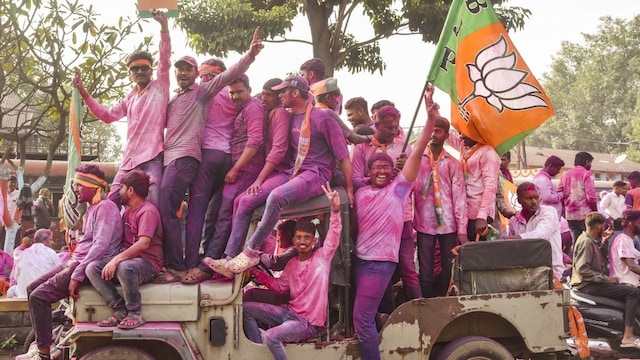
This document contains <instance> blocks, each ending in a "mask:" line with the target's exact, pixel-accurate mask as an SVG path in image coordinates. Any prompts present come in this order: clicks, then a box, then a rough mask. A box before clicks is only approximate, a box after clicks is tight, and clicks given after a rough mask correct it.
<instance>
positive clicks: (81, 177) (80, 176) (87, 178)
mask: <svg viewBox="0 0 640 360" xmlns="http://www.w3.org/2000/svg"><path fill="white" fill-rule="evenodd" d="M73 181H75V182H76V183H77V184H80V185H82V186H86V187H88V188H91V189H96V193H95V195H94V196H93V198H92V199H91V205H95V204H97V203H99V202H100V200H102V199H104V198H105V196H107V193H108V192H109V184H107V182H106V181H104V179H101V178H99V177H97V176H96V175H93V174H89V173H82V172H79V171H77V172H76V175H75V176H74V177H73Z"/></svg>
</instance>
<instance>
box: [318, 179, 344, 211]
mask: <svg viewBox="0 0 640 360" xmlns="http://www.w3.org/2000/svg"><path fill="white" fill-rule="evenodd" d="M322 191H324V194H325V195H327V199H329V203H331V211H333V212H338V211H340V195H338V192H337V191H335V190H331V184H329V182H328V181H327V183H326V185H322Z"/></svg>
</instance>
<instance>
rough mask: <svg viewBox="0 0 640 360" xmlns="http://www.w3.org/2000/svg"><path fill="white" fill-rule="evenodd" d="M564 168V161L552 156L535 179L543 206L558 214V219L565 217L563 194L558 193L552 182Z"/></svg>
mask: <svg viewBox="0 0 640 360" xmlns="http://www.w3.org/2000/svg"><path fill="white" fill-rule="evenodd" d="M563 166H564V161H563V160H562V159H560V158H559V157H557V156H555V155H551V156H549V157H548V158H547V160H545V162H544V167H543V168H542V169H541V170H540V171H539V172H538V173H537V174H536V175H535V176H534V177H533V183H534V184H535V185H536V186H537V187H538V190H539V191H540V200H541V202H542V205H547V206H551V207H553V208H554V209H556V211H557V212H558V218H560V217H562V216H563V211H562V210H563V204H562V200H563V194H562V192H558V191H557V189H556V187H555V186H554V185H553V183H552V182H551V178H552V177H554V176H556V175H558V173H560V169H562V167H563Z"/></svg>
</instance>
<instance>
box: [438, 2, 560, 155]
mask: <svg viewBox="0 0 640 360" xmlns="http://www.w3.org/2000/svg"><path fill="white" fill-rule="evenodd" d="M429 81H430V82H432V83H433V84H434V85H435V86H436V87H438V88H439V89H441V90H442V91H444V92H446V93H448V94H449V96H450V97H451V123H452V124H453V126H454V127H455V128H456V129H457V130H458V131H460V132H461V133H463V134H464V135H466V136H468V137H469V138H471V139H473V140H475V141H477V142H479V143H483V144H489V145H491V146H493V147H494V148H495V149H496V151H497V152H498V153H499V154H501V155H502V154H504V153H505V152H507V151H508V150H509V149H511V148H512V147H514V146H515V145H516V144H517V143H518V142H519V141H520V140H522V139H523V138H524V137H526V136H527V135H528V134H529V133H531V132H532V131H533V130H534V129H535V128H537V127H538V126H540V125H541V124H542V123H543V122H545V121H546V120H547V119H549V118H550V117H551V116H553V114H554V111H553V105H552V104H551V101H550V100H549V98H548V97H547V96H546V94H545V93H544V90H543V89H542V86H540V84H539V83H538V81H537V80H536V79H535V78H534V76H533V74H532V73H531V71H530V70H529V67H528V66H527V65H526V64H525V63H524V60H523V59H522V57H521V56H520V54H519V53H518V50H516V48H515V47H514V46H513V43H512V42H511V39H509V36H508V35H507V31H506V30H505V28H504V26H503V25H502V23H501V22H500V20H499V19H498V17H497V16H496V14H495V12H494V10H493V6H492V5H491V2H490V0H454V1H453V3H452V4H451V8H450V9H449V15H447V20H446V22H445V25H444V28H443V29H442V34H440V40H439V41H438V47H437V50H436V54H435V57H434V60H433V63H432V64H431V69H430V71H429Z"/></svg>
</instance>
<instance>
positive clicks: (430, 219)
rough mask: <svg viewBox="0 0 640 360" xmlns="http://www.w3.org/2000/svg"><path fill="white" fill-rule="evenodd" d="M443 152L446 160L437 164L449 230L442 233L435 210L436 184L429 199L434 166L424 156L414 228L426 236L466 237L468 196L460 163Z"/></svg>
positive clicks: (415, 187)
mask: <svg viewBox="0 0 640 360" xmlns="http://www.w3.org/2000/svg"><path fill="white" fill-rule="evenodd" d="M442 151H443V155H442V158H441V159H440V161H439V162H438V163H437V166H438V173H439V174H440V195H441V196H442V210H443V215H444V222H445V226H444V228H442V229H438V221H437V219H436V212H435V210H434V207H433V192H434V189H433V181H431V184H432V185H431V186H430V187H429V192H428V193H427V195H426V197H425V194H424V191H425V187H426V185H427V181H428V179H429V177H430V176H431V173H432V169H431V162H430V161H429V157H428V156H427V155H426V154H424V155H422V160H421V163H420V171H419V172H418V178H417V179H416V182H415V183H414V184H413V193H414V198H415V200H414V201H415V216H414V218H413V227H414V228H415V229H416V231H419V232H421V233H423V234H429V235H436V234H451V233H458V234H466V233H467V196H466V194H465V189H464V176H463V175H462V167H461V166H460V162H459V161H458V160H457V159H455V158H454V157H453V156H451V154H449V153H448V152H446V151H445V150H442Z"/></svg>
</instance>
